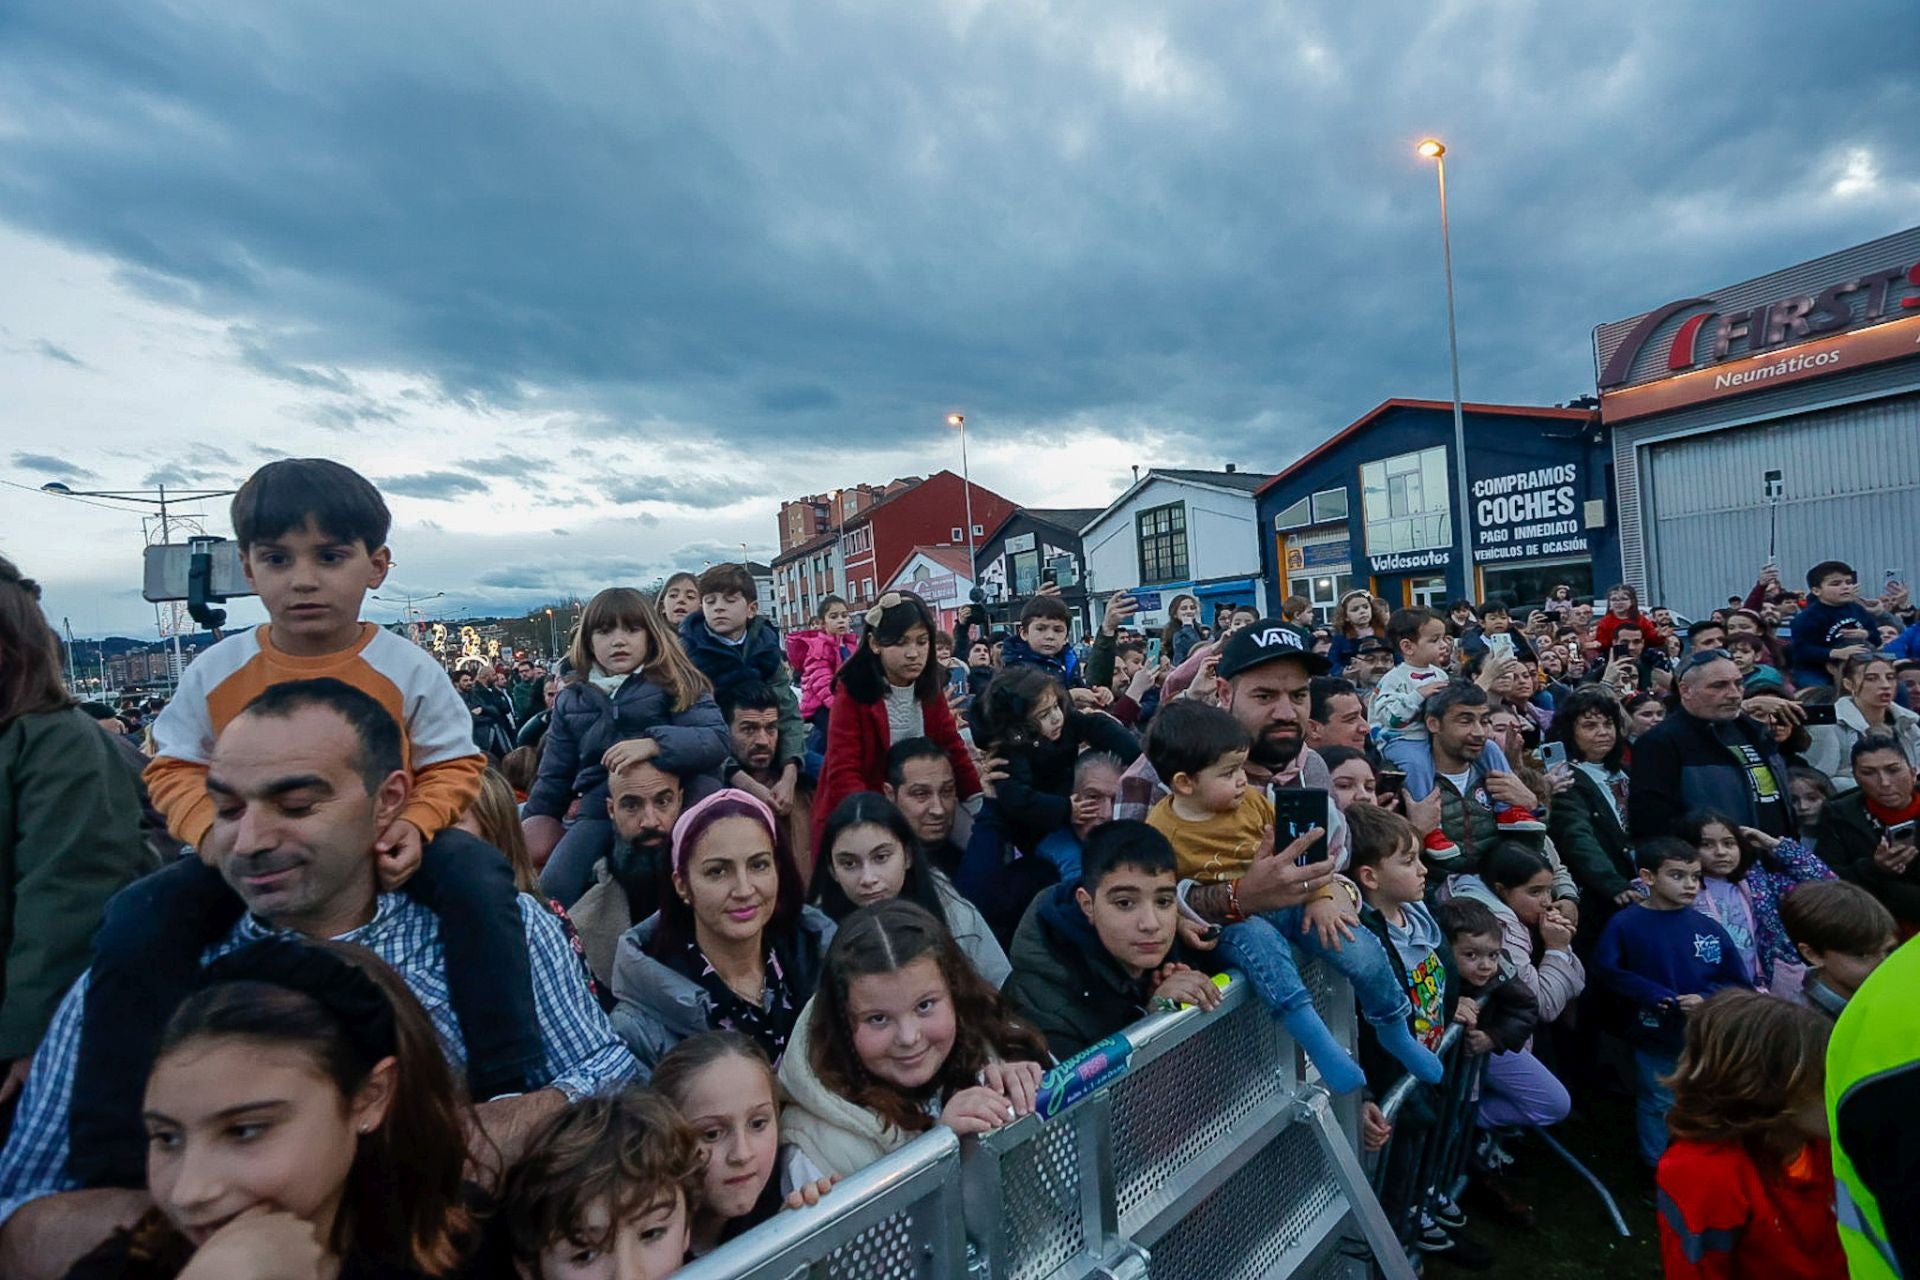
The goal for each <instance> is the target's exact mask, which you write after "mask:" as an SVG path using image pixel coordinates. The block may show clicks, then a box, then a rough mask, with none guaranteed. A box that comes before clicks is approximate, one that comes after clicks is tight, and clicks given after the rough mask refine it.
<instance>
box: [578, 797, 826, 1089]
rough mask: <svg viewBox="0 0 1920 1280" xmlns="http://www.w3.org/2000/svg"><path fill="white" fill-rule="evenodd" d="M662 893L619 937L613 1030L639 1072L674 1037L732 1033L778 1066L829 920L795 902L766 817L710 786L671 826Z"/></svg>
mask: <svg viewBox="0 0 1920 1280" xmlns="http://www.w3.org/2000/svg"><path fill="white" fill-rule="evenodd" d="M672 868H673V876H672V883H673V892H672V893H671V894H668V895H666V896H665V897H664V898H663V899H662V900H661V906H660V910H659V911H657V912H655V913H654V914H653V915H651V916H649V917H647V918H646V919H645V920H643V921H641V922H640V923H639V924H637V925H635V926H634V927H633V928H632V929H630V930H628V931H627V933H626V936H624V937H622V938H621V939H620V943H619V948H618V951H617V953H616V954H615V956H614V961H613V995H614V1000H615V1002H616V1003H615V1006H614V1010H613V1029H614V1030H615V1031H616V1032H618V1033H619V1035H620V1038H621V1039H622V1040H624V1041H626V1043H627V1047H628V1048H629V1049H631V1050H633V1056H634V1057H636V1058H638V1059H639V1060H640V1064H641V1066H643V1067H647V1068H649V1069H651V1068H652V1066H653V1064H654V1063H656V1062H658V1061H659V1060H660V1058H661V1055H663V1054H664V1053H666V1051H667V1050H668V1049H670V1048H672V1047H673V1045H674V1044H675V1043H677V1042H678V1041H681V1040H684V1039H686V1038H687V1037H689V1036H694V1035H698V1034H700V1033H701V1032H702V1031H739V1032H741V1033H743V1034H745V1035H746V1036H747V1037H749V1038H750V1039H752V1040H753V1041H754V1043H756V1044H758V1045H759V1046H760V1048H761V1050H762V1052H764V1053H765V1054H766V1055H767V1058H768V1060H769V1061H772V1062H779V1061H780V1059H781V1055H782V1054H784V1053H785V1052H786V1050H787V1045H788V1040H789V1039H790V1038H791V1036H792V1035H793V1026H794V1021H795V1019H797V1018H798V1017H799V1016H800V1009H801V1006H803V1005H805V1004H806V1002H807V1000H808V999H809V998H811V997H812V995H813V990H814V986H815V984H816V983H817V982H818V981H819V976H820V965H821V959H822V956H823V954H824V953H825V951H826V947H827V942H828V941H829V940H830V939H831V938H832V937H833V928H834V926H833V921H832V920H829V919H828V918H827V917H826V916H825V915H823V914H821V913H820V912H819V911H816V910H815V909H814V908H812V907H809V906H805V905H803V904H802V902H801V892H802V890H801V883H800V873H799V871H798V870H796V869H795V867H794V865H793V854H792V853H791V852H790V851H789V850H788V848H787V841H786V837H785V836H784V835H783V834H782V832H781V824H780V822H779V820H778V819H776V818H775V817H774V814H773V810H771V809H769V808H768V807H767V806H766V805H765V804H764V803H762V802H761V801H760V800H759V799H757V798H756V797H754V796H751V795H748V794H747V793H746V792H744V791H734V790H727V791H720V792H716V793H715V794H713V795H711V796H708V797H707V798H706V799H705V800H702V801H701V802H700V803H699V804H696V805H693V806H692V807H690V808H689V809H687V811H686V812H684V813H682V814H681V815H680V819H679V821H677V822H676V823H674V826H673V860H672Z"/></svg>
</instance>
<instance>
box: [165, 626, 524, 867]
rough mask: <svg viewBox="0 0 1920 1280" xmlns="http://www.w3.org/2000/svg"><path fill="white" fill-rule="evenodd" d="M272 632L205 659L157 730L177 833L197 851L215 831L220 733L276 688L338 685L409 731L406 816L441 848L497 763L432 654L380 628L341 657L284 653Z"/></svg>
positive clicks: (188, 675) (231, 643) (251, 635)
mask: <svg viewBox="0 0 1920 1280" xmlns="http://www.w3.org/2000/svg"><path fill="white" fill-rule="evenodd" d="M267 630H268V628H267V627H266V626H264V625H262V626H260V627H257V628H255V629H254V630H252V631H248V632H244V633H242V634H240V635H234V636H228V637H227V638H226V639H225V640H222V641H221V642H220V643H219V644H216V645H214V646H213V647H212V648H211V649H209V650H207V651H206V652H205V653H203V654H201V655H200V656H199V657H197V658H195V659H194V660H193V662H192V664H191V665H190V666H188V667H187V669H186V671H185V673H184V674H183V675H182V677H181V680H180V687H179V689H178V690H176V691H175V693H174V695H173V700H172V701H170V702H168V703H167V706H166V709H165V710H164V711H162V712H161V713H160V718H159V719H157V720H155V721H154V722H153V756H154V758H153V763H151V764H149V765H148V766H147V771H146V780H147V790H148V792H149V793H150V794H151V795H152V797H153V803H154V807H155V808H157V809H159V810H160V812H161V813H163V814H165V815H166V818H167V830H169V831H171V832H172V833H173V834H174V836H175V837H177V838H178V839H180V840H184V841H186V842H187V843H188V844H190V845H192V846H194V847H195V848H196V849H197V848H199V847H200V844H201V842H202V841H203V840H204V839H205V838H206V834H207V831H208V830H209V828H211V827H212V826H213V801H212V799H211V798H210V797H209V796H208V795H207V786H206V782H207V761H208V760H209V759H210V758H211V757H212V755H213V744H214V741H215V739H217V738H218V737H219V736H220V731H221V730H222V729H225V728H226V727H227V724H228V722H229V721H231V720H232V719H233V718H234V717H236V716H238V715H239V714H240V712H241V711H242V710H243V709H244V708H245V707H246V705H247V704H248V703H249V702H251V701H253V699H254V698H255V697H257V696H258V695H260V694H261V693H264V692H265V691H266V690H267V688H268V687H269V686H271V685H276V684H287V683H290V682H292V681H295V680H315V679H319V678H321V677H323V676H331V677H333V678H334V679H336V680H340V681H343V682H345V683H347V684H350V685H352V686H353V687H354V688H356V689H359V690H360V691H361V692H363V693H366V694H367V695H369V696H370V697H372V698H373V700H374V701H375V702H378V703H379V704H380V705H381V706H383V707H385V708H386V709H387V713H388V714H389V715H391V716H392V717H393V718H394V719H395V720H396V721H398V722H399V725H400V731H401V732H400V737H401V746H402V749H403V750H404V752H405V753H406V762H407V768H408V769H410V770H411V771H412V772H413V795H412V796H411V797H409V799H408V801H407V807H406V808H405V809H403V810H401V812H400V816H401V817H403V818H405V819H406V820H407V821H409V822H411V823H413V825H414V826H416V827H418V828H420V831H421V834H423V835H424V836H426V837H427V839H429V840H431V839H432V838H433V837H434V836H436V835H438V834H439V833H440V832H442V831H444V830H446V829H447V828H448V827H450V826H452V825H453V824H454V823H455V822H456V821H457V820H458V819H459V817H460V815H461V814H463V813H465V812H466V810H467V806H468V805H470V804H472V803H473V800H474V797H475V796H477V795H479V794H480V776H481V774H483V773H484V772H485V771H486V767H487V757H486V756H485V755H483V754H482V753H481V751H480V749H479V747H478V746H476V745H475V744H474V741H473V713H472V712H471V711H469V710H468V709H467V705H466V703H465V702H463V701H462V700H461V698H460V694H459V692H458V691H457V690H456V689H455V688H454V687H453V682H452V681H451V680H449V679H448V678H447V673H446V672H445V671H443V670H442V669H441V667H440V664H439V663H437V662H435V661H434V660H433V659H432V658H431V657H429V656H428V655H427V653H426V651H425V650H423V649H421V648H420V647H419V646H417V645H415V644H412V643H410V642H409V641H406V640H403V639H401V638H400V637H399V636H397V635H394V634H393V633H392V632H391V631H385V630H382V629H381V628H379V627H377V626H375V625H374V624H373V623H371V622H363V623H361V624H360V639H359V640H357V641H355V642H354V644H353V645H352V646H350V647H349V648H346V649H342V650H340V651H339V652H337V653H329V654H323V655H321V656H320V657H317V658H298V657H294V656H293V655H292V654H287V653H282V652H280V651H279V650H278V649H276V648H274V647H273V642H272V641H271V640H269V639H268V636H267Z"/></svg>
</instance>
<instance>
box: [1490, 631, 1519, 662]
mask: <svg viewBox="0 0 1920 1280" xmlns="http://www.w3.org/2000/svg"><path fill="white" fill-rule="evenodd" d="M1487 652H1488V653H1492V654H1497V655H1498V656H1500V657H1502V658H1511V657H1512V656H1513V633H1512V632H1511V631H1502V632H1500V633H1498V634H1497V635H1491V636H1488V637H1487Z"/></svg>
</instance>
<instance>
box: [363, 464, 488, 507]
mask: <svg viewBox="0 0 1920 1280" xmlns="http://www.w3.org/2000/svg"><path fill="white" fill-rule="evenodd" d="M379 485H380V490H381V492H382V493H397V494H399V495H401V496H402V497H405V498H430V499H435V500H438V501H448V500H451V499H453V498H459V497H464V496H465V495H467V494H470V493H485V492H486V491H487V484H486V481H484V480H476V479H475V478H474V477H472V476H466V475H461V474H460V473H459V472H457V471H422V472H420V473H418V474H417V475H410V476H386V477H384V478H383V479H381V480H380V481H379Z"/></svg>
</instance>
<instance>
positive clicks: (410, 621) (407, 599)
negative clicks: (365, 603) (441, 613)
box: [373, 587, 447, 644]
mask: <svg viewBox="0 0 1920 1280" xmlns="http://www.w3.org/2000/svg"><path fill="white" fill-rule="evenodd" d="M387 589H388V590H389V591H392V592H393V594H392V595H390V596H374V597H373V598H374V599H375V600H378V601H380V602H381V603H382V604H397V605H399V606H400V607H401V608H402V609H405V610H406V617H407V639H409V640H411V641H413V642H414V643H415V644H419V643H420V633H419V631H418V630H416V624H415V621H414V615H415V614H416V613H418V612H419V610H418V609H417V608H416V607H415V606H416V604H417V603H418V602H420V601H423V600H438V599H439V598H440V597H441V596H444V595H446V594H447V593H446V592H444V591H435V592H434V593H433V594H431V595H424V596H423V595H416V594H414V593H413V592H411V591H401V590H398V589H396V588H393V587H389V588H387Z"/></svg>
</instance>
